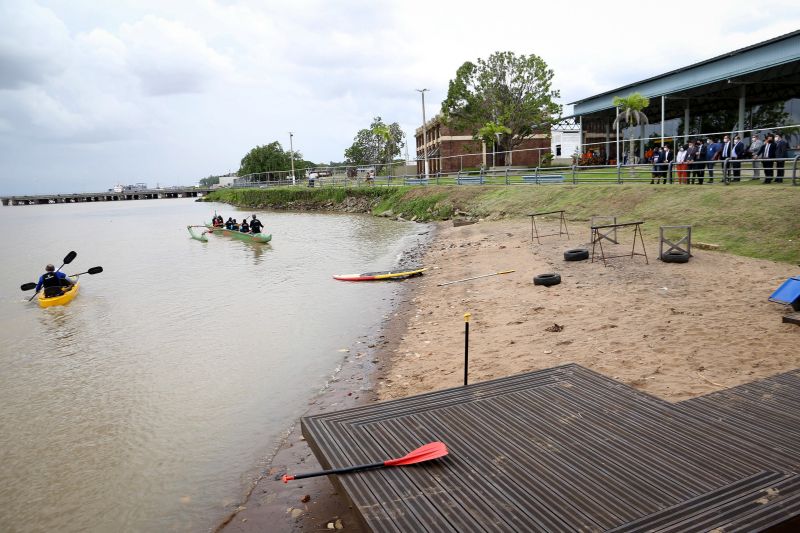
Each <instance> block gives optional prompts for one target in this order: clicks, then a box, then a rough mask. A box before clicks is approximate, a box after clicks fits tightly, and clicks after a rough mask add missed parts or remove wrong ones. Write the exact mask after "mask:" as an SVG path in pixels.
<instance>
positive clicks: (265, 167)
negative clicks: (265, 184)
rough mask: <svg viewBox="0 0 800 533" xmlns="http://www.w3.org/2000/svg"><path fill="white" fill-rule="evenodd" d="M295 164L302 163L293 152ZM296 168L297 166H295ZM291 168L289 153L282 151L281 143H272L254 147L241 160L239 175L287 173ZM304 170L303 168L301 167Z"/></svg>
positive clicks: (300, 156) (296, 153)
mask: <svg viewBox="0 0 800 533" xmlns="http://www.w3.org/2000/svg"><path fill="white" fill-rule="evenodd" d="M294 159H295V161H296V162H302V160H303V156H302V155H301V154H300V152H298V151H295V152H294ZM295 167H296V168H297V165H295ZM291 168H292V158H291V153H290V152H289V151H284V150H283V147H281V143H279V142H278V141H274V142H272V143H270V144H267V145H264V146H256V147H255V148H253V149H252V150H250V151H249V152H248V153H247V155H246V156H244V157H243V158H242V162H241V165H240V167H239V175H240V176H245V175H247V174H258V173H263V172H288V171H290V170H291ZM303 168H305V167H303Z"/></svg>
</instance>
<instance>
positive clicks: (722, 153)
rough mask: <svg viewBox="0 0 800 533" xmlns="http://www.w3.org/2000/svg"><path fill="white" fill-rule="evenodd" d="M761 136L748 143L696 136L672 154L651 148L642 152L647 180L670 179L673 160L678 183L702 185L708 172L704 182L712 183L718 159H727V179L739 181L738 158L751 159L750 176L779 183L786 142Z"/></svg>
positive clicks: (664, 148)
mask: <svg viewBox="0 0 800 533" xmlns="http://www.w3.org/2000/svg"><path fill="white" fill-rule="evenodd" d="M761 137H762V136H761V135H753V137H752V138H751V142H750V144H749V145H745V143H744V142H743V141H742V139H741V138H740V137H739V136H738V135H736V136H734V137H733V139H731V138H730V136H728V135H725V136H724V137H723V139H722V141H720V140H719V139H711V138H708V139H706V141H705V142H703V141H702V140H700V139H698V140H696V141H694V142H689V143H687V144H684V145H682V146H681V147H680V148H679V150H678V153H677V154H675V153H673V151H672V149H671V148H670V146H669V145H664V146H661V147H657V148H653V149H650V150H648V151H647V152H645V157H646V159H647V162H648V163H650V164H652V165H653V171H652V172H653V173H652V179H651V180H650V183H652V184H656V183H667V181H669V182H670V183H672V182H673V174H672V173H671V172H670V163H673V168H674V169H675V175H676V176H677V181H678V183H684V184H694V183H697V184H698V185H702V184H703V182H704V180H705V179H706V177H705V173H706V172H708V183H713V182H714V168H715V166H716V167H717V168H718V169H719V168H720V165H721V163H720V162H721V161H723V160H727V165H726V166H725V167H724V168H725V173H726V174H727V176H726V177H729V178H730V180H731V181H741V175H742V161H745V160H747V161H752V168H753V175H752V178H753V179H761V172H762V171H763V173H764V181H763V183H772V182H773V180H774V181H775V183H782V182H783V178H784V163H785V161H776V159H785V158H786V157H787V156H788V152H789V143H788V142H786V140H785V139H783V137H782V136H781V135H780V134H772V133H769V134H767V135H766V136H765V138H764V139H763V140H762V139H761Z"/></svg>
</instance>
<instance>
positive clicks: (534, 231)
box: [528, 209, 569, 244]
mask: <svg viewBox="0 0 800 533" xmlns="http://www.w3.org/2000/svg"><path fill="white" fill-rule="evenodd" d="M555 213H559V215H560V218H559V222H558V233H548V234H546V235H539V228H537V227H536V217H538V216H540V215H553V214H555ZM528 216H529V217H531V244H533V239H536V243H537V244H542V243H541V242H540V241H539V237H552V236H553V235H558V236H559V237H560V236H561V235H563V234H565V233H566V234H567V239H569V230H568V229H567V219H565V218H564V210H563V209H562V210H561V211H544V212H542V213H531V214H530V215H528ZM561 228H564V231H561Z"/></svg>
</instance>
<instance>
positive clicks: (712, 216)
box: [207, 184, 800, 262]
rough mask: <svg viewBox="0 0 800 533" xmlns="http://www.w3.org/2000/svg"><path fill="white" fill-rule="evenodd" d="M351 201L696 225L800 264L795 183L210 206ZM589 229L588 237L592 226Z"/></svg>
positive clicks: (307, 198) (379, 209) (443, 190)
mask: <svg viewBox="0 0 800 533" xmlns="http://www.w3.org/2000/svg"><path fill="white" fill-rule="evenodd" d="M351 198H356V199H362V200H367V201H368V204H366V205H369V206H371V207H372V212H373V213H374V214H376V215H378V214H382V213H385V212H387V211H390V212H391V213H392V214H394V215H401V214H402V216H403V217H404V218H407V219H410V218H414V217H416V219H417V220H446V219H448V218H451V217H452V216H453V214H454V213H456V212H463V213H467V214H469V215H472V216H478V217H485V218H500V217H522V216H525V215H527V214H528V213H533V212H537V211H554V210H560V209H563V210H564V211H565V212H566V216H567V218H568V220H570V221H572V222H573V223H574V222H585V221H588V220H589V218H590V217H591V216H592V215H616V216H617V217H618V221H619V222H632V221H635V220H644V221H645V224H644V226H643V229H644V234H645V236H646V237H648V238H652V237H657V235H658V228H659V226H666V225H685V224H690V225H691V226H692V237H693V240H695V241H702V242H709V243H714V244H719V245H720V246H721V247H722V249H723V250H725V251H728V252H731V253H734V254H739V255H744V256H748V257H757V258H763V259H771V260H774V261H786V262H800V187H792V186H789V185H783V186H774V185H773V186H767V187H757V186H743V185H733V186H728V187H725V186H721V185H714V186H703V187H700V186H676V185H671V186H670V185H659V186H656V185H646V184H644V185H643V184H631V185H605V184H582V185H577V186H573V185H552V186H516V187H505V186H499V187H493V186H484V187H478V186H471V185H470V186H428V187H353V188H348V189H343V188H317V189H310V188H303V189H300V188H275V189H224V190H220V191H215V192H214V193H212V194H210V195H209V196H208V197H207V200H209V201H221V202H227V203H230V204H233V205H238V206H247V207H256V208H265V207H272V208H293V207H302V208H306V209H330V208H333V209H335V208H336V206H337V205H338V204H343V203H345V202H346V201H348V199H351ZM571 225H572V224H571ZM584 226H586V233H587V236H588V224H584Z"/></svg>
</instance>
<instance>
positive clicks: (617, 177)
mask: <svg viewBox="0 0 800 533" xmlns="http://www.w3.org/2000/svg"><path fill="white" fill-rule="evenodd" d="M764 162H767V163H770V164H772V168H771V169H770V168H769V167H764V166H763V163H764ZM686 165H687V167H686V168H684V167H683V166H682V164H677V163H675V162H674V161H670V162H669V163H664V164H658V165H654V164H652V163H640V164H632V165H593V166H578V165H570V166H539V167H507V168H497V169H479V170H470V171H458V172H436V173H432V174H430V175H429V176H428V177H426V176H425V175H424V174H402V175H388V176H376V177H374V178H372V179H366V178H365V177H362V176H356V177H348V176H347V175H345V174H341V175H337V174H334V175H332V176H325V177H321V178H320V177H317V178H315V179H313V180H308V179H307V178H295V180H294V181H293V180H291V179H279V180H272V181H266V182H249V183H239V184H235V185H232V186H231V187H233V188H270V187H287V186H292V185H293V184H294V186H296V187H398V186H426V185H460V186H469V185H503V186H511V185H515V186H524V185H536V186H543V185H558V184H572V185H578V184H581V183H616V184H620V185H621V184H626V183H650V182H652V183H655V182H659V183H670V184H684V183H685V184H692V183H695V184H699V183H702V184H709V183H711V184H713V183H722V184H724V185H731V184H736V183H744V182H749V181H753V180H757V179H758V180H760V179H766V178H769V179H770V181H772V182H775V180H777V179H783V180H786V181H787V182H788V180H791V182H792V185H795V186H798V185H800V175H799V173H800V155H798V156H796V157H794V158H770V159H742V160H739V161H736V160H732V159H723V160H716V161H699V162H690V163H686ZM778 165H781V166H780V167H778ZM768 170H770V174H772V175H771V176H767V174H766V171H768ZM778 171H780V172H781V174H782V176H778Z"/></svg>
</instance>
